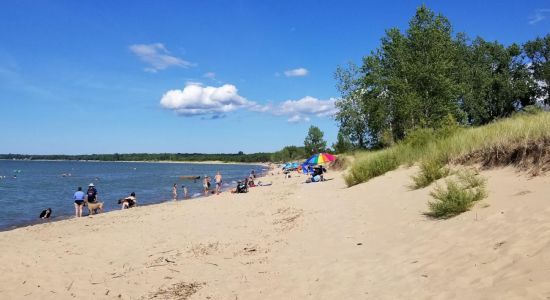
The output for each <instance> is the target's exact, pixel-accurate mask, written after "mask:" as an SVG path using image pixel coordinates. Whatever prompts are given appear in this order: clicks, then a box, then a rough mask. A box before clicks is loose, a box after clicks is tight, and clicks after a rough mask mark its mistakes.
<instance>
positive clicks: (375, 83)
mask: <svg viewBox="0 0 550 300" xmlns="http://www.w3.org/2000/svg"><path fill="white" fill-rule="evenodd" d="M525 56H527V58H528V60H530V61H528V60H526V59H524V57H525ZM549 58H550V34H549V35H547V36H546V37H545V38H538V39H536V40H535V41H532V42H528V43H527V44H526V45H525V46H524V51H523V52H522V48H521V47H520V46H518V45H516V44H512V45H510V46H508V47H506V46H504V45H502V44H500V43H498V42H487V41H485V40H483V39H482V38H476V39H475V40H473V41H471V40H469V39H468V37H467V36H466V35H465V34H462V33H458V34H456V35H455V34H453V29H452V26H451V24H450V22H449V20H448V19H447V18H445V17H444V16H442V15H437V14H435V13H434V12H432V11H431V10H430V9H428V8H427V7H426V6H421V7H419V8H418V9H417V11H416V14H415V15H414V16H413V18H412V19H411V20H410V22H409V26H408V28H407V29H406V30H404V31H400V30H399V29H397V28H392V29H389V30H387V31H386V34H385V36H384V37H382V39H381V42H380V46H379V48H378V49H376V50H375V51H373V52H371V53H370V55H368V56H366V57H364V58H363V64H362V66H360V67H358V66H355V65H353V64H350V65H349V66H347V67H338V69H337V70H336V74H335V77H336V79H337V87H338V90H339V91H340V93H341V96H342V97H341V99H339V100H338V101H337V102H336V108H337V109H338V112H337V114H336V121H337V122H338V123H339V125H340V130H341V132H342V133H343V134H346V135H348V136H349V138H350V140H351V142H352V143H354V144H355V146H357V147H358V148H378V147H387V146H390V145H392V144H393V142H399V141H401V140H403V139H408V138H409V135H410V133H411V132H416V130H418V129H433V130H434V131H436V132H434V133H435V135H436V136H438V137H442V136H448V135H450V134H452V133H453V132H454V130H457V129H458V128H460V126H459V125H463V126H470V125H483V124H488V123H490V122H492V121H494V120H496V119H499V118H503V117H507V116H510V115H512V114H513V113H514V112H516V111H518V110H521V109H522V108H523V107H525V106H528V105H532V104H534V103H535V102H536V99H537V96H538V97H543V96H544V97H546V98H545V99H546V100H547V102H548V87H550V65H549V63H548V60H549ZM535 80H538V81H540V82H542V83H546V86H544V85H543V86H542V87H541V86H539V85H537V84H536V82H535ZM449 125H452V126H449ZM442 129H443V130H442ZM415 138H417V137H415Z"/></svg>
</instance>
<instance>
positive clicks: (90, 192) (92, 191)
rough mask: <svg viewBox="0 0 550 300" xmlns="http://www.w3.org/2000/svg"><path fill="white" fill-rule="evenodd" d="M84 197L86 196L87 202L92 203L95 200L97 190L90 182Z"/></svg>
mask: <svg viewBox="0 0 550 300" xmlns="http://www.w3.org/2000/svg"><path fill="white" fill-rule="evenodd" d="M86 197H87V198H88V202H91V203H94V202H96V201H97V190H96V189H95V186H94V184H93V183H90V185H88V192H86Z"/></svg>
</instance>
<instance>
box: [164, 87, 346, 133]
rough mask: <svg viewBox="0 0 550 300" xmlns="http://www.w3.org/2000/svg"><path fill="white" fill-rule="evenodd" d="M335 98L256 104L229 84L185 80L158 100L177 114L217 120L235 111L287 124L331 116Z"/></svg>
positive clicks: (334, 112) (309, 98)
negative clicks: (279, 118)
mask: <svg viewBox="0 0 550 300" xmlns="http://www.w3.org/2000/svg"><path fill="white" fill-rule="evenodd" d="M335 102H336V99H334V98H330V99H328V100H320V99H317V98H315V97H311V96H306V97H303V98H301V99H299V100H286V101H284V102H282V103H267V104H259V103H257V102H254V101H250V100H248V99H246V98H245V97H243V96H241V95H239V93H238V89H237V87H236V86H234V85H232V84H224V85H222V86H219V87H214V86H203V85H201V84H197V83H187V84H186V86H185V87H184V88H183V89H181V90H180V89H175V90H169V91H167V92H166V93H164V95H163V96H162V98H161V99H160V105H161V106H162V107H163V108H165V109H169V110H172V111H174V112H176V113H177V114H178V115H180V116H184V117H192V116H201V117H202V118H203V119H218V118H223V117H225V116H226V115H227V114H228V113H230V112H234V111H236V110H239V109H242V110H248V111H251V112H256V113H261V114H271V115H274V116H279V117H286V118H287V121H288V122H290V123H298V122H309V121H310V120H311V118H312V117H320V118H322V117H332V116H334V114H336V112H337V110H336V107H335V105H334V104H335Z"/></svg>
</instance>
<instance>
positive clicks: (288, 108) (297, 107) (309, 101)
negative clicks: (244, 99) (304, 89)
mask: <svg viewBox="0 0 550 300" xmlns="http://www.w3.org/2000/svg"><path fill="white" fill-rule="evenodd" d="M335 102H336V99H334V98H330V99H328V100H319V99H317V98H314V97H311V96H306V97H304V98H302V99H299V100H286V101H285V102H283V103H281V104H279V105H273V104H267V105H258V104H254V105H253V106H251V107H250V110H253V111H257V112H268V113H271V114H273V115H276V116H289V118H288V119H287V121H288V122H290V123H298V122H309V121H310V119H311V117H312V116H316V117H332V116H334V114H336V107H335V106H334V103H335Z"/></svg>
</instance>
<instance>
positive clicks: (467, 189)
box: [426, 171, 487, 219]
mask: <svg viewBox="0 0 550 300" xmlns="http://www.w3.org/2000/svg"><path fill="white" fill-rule="evenodd" d="M485 185H486V182H485V179H484V178H482V177H481V176H479V175H477V174H475V173H474V172H472V171H462V172H459V173H458V174H457V178H456V179H451V180H447V181H446V187H442V186H440V185H437V186H436V188H435V190H433V191H432V192H431V193H430V196H432V197H433V198H434V199H435V201H431V202H428V208H429V209H430V211H429V212H428V213H426V214H427V215H428V216H431V217H433V218H438V219H447V218H450V217H454V216H456V215H458V214H461V213H463V212H465V211H468V210H469V209H470V208H471V207H472V206H473V205H474V203H475V202H477V201H479V200H481V199H483V198H485V197H486V196H487V192H486V189H485Z"/></svg>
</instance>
